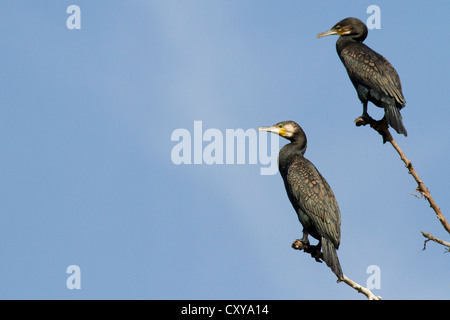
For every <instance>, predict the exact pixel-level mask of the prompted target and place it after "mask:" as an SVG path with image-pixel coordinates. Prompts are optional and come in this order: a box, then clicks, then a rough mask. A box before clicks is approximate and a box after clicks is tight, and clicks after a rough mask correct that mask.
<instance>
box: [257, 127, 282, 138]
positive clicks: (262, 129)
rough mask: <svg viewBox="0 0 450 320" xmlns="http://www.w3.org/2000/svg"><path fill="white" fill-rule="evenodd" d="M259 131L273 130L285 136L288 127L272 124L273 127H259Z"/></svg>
mask: <svg viewBox="0 0 450 320" xmlns="http://www.w3.org/2000/svg"><path fill="white" fill-rule="evenodd" d="M258 131H267V132H272V133H275V134H277V135H279V136H282V137H284V135H285V134H286V129H285V128H279V127H276V126H272V127H259V128H258Z"/></svg>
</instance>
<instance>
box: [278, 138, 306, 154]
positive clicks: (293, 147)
mask: <svg viewBox="0 0 450 320" xmlns="http://www.w3.org/2000/svg"><path fill="white" fill-rule="evenodd" d="M305 152H306V139H299V140H291V143H288V144H287V145H285V146H284V147H283V148H281V150H280V157H281V156H283V157H288V156H290V155H297V156H300V157H303V156H304V154H305Z"/></svg>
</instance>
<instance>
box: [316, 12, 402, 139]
mask: <svg viewBox="0 0 450 320" xmlns="http://www.w3.org/2000/svg"><path fill="white" fill-rule="evenodd" d="M367 33H368V30H367V27H366V25H365V24H364V23H363V22H362V21H361V20H359V19H356V18H347V19H344V20H342V21H339V22H338V23H336V25H335V26H334V27H333V28H331V29H330V30H329V31H326V32H323V33H320V34H318V35H317V37H318V38H321V37H324V36H328V35H340V37H339V39H338V40H337V42H336V50H337V53H338V55H339V58H340V59H341V61H342V63H343V64H344V66H345V68H346V69H347V73H348V76H349V77H350V80H351V81H352V83H353V86H354V87H355V89H356V91H357V92H358V97H359V99H360V100H361V102H362V103H363V114H362V116H361V118H359V119H356V120H355V121H356V122H357V124H358V121H362V122H363V123H362V124H365V123H367V122H368V121H367V120H368V119H371V118H370V116H369V115H368V113H367V103H368V101H370V102H372V103H373V104H375V105H376V106H377V107H380V108H384V110H385V115H384V118H383V120H384V119H386V120H387V123H388V124H389V125H390V126H391V127H392V128H394V129H395V131H397V133H399V134H404V135H405V136H407V132H406V129H405V126H404V125H403V122H402V116H401V114H400V110H401V109H402V108H403V107H404V106H405V104H406V100H405V98H404V97H403V93H402V85H401V83H400V78H399V76H398V74H397V71H395V69H394V67H393V66H392V65H391V64H390V63H389V61H387V60H386V59H385V58H384V57H383V56H382V55H380V54H378V53H377V52H375V51H373V50H372V49H370V48H369V47H368V46H366V45H365V44H364V43H363V41H364V40H365V39H366V37H367Z"/></svg>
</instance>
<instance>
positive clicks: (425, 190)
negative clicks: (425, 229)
mask: <svg viewBox="0 0 450 320" xmlns="http://www.w3.org/2000/svg"><path fill="white" fill-rule="evenodd" d="M389 142H390V143H391V145H392V146H393V147H394V149H395V151H397V153H398V154H399V155H400V158H401V159H402V161H403V162H404V163H405V166H406V168H408V171H409V173H410V174H411V175H412V176H413V178H414V180H416V182H417V185H418V187H417V191H418V192H419V193H420V194H421V195H423V196H424V197H425V199H427V200H428V203H429V204H430V207H431V208H432V209H433V210H434V212H435V213H436V217H437V218H438V219H439V221H440V222H441V224H442V226H443V227H444V229H445V230H447V232H448V233H450V224H449V223H448V221H447V219H446V218H445V217H444V215H443V214H442V211H441V209H440V208H439V207H438V205H437V204H436V201H434V199H433V197H432V196H431V193H430V190H428V188H427V187H426V186H425V184H424V183H423V181H422V180H421V179H420V177H419V175H418V174H417V172H416V170H415V169H414V166H413V165H412V163H411V161H410V160H409V159H408V158H407V157H406V156H405V154H404V153H403V151H402V149H400V147H399V146H398V144H397V142H396V141H395V140H394V139H392V140H391V141H389Z"/></svg>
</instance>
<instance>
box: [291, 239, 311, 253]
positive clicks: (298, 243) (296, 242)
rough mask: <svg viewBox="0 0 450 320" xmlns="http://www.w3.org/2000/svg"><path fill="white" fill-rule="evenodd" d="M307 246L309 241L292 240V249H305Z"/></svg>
mask: <svg viewBox="0 0 450 320" xmlns="http://www.w3.org/2000/svg"><path fill="white" fill-rule="evenodd" d="M308 247H309V241H305V240H300V239H296V240H294V242H292V249H295V250H305V249H306V248H308Z"/></svg>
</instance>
